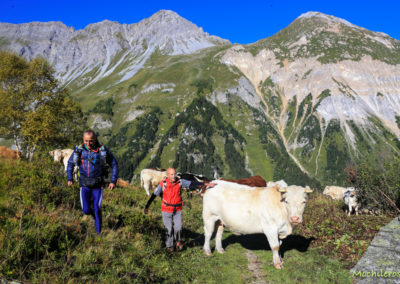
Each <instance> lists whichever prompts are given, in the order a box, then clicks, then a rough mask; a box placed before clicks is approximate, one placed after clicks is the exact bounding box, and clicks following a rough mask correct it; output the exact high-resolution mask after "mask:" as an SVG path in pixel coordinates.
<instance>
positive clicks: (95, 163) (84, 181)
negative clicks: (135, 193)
mask: <svg viewBox="0 0 400 284" xmlns="http://www.w3.org/2000/svg"><path fill="white" fill-rule="evenodd" d="M107 164H109V165H110V166H111V168H112V174H111V182H110V184H109V185H108V188H109V189H110V190H113V189H114V188H115V185H116V183H117V179H118V163H117V160H116V159H115V158H114V156H113V155H112V154H111V152H110V151H109V150H108V149H107V148H106V147H104V146H101V145H100V144H99V142H98V140H97V136H96V134H95V133H94V132H93V131H92V130H87V131H85V132H84V133H83V144H81V145H79V146H76V148H75V150H74V153H73V154H72V155H71V157H70V158H69V160H68V167H67V179H68V186H71V185H72V183H73V171H74V167H75V166H78V167H79V172H80V177H79V185H80V187H81V191H80V199H81V205H82V210H83V213H84V214H86V215H89V214H90V215H92V216H93V217H94V219H95V224H96V232H97V234H100V232H101V222H102V218H101V202H102V200H103V188H104V177H105V176H106V174H107V170H106V166H107ZM92 202H93V208H91V205H90V203H92Z"/></svg>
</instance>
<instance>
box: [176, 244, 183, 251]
mask: <svg viewBox="0 0 400 284" xmlns="http://www.w3.org/2000/svg"><path fill="white" fill-rule="evenodd" d="M182 249H183V244H182V243H181V242H176V250H182Z"/></svg>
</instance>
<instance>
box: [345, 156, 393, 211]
mask: <svg viewBox="0 0 400 284" xmlns="http://www.w3.org/2000/svg"><path fill="white" fill-rule="evenodd" d="M345 172H346V175H347V181H348V182H349V183H351V184H353V186H354V187H355V188H356V189H357V190H358V196H359V197H358V199H359V202H360V203H361V205H362V206H369V207H376V208H378V209H381V210H382V211H383V212H388V213H398V212H400V209H399V208H400V175H399V172H400V159H399V158H397V157H394V158H393V160H392V161H390V162H387V163H385V164H383V165H382V166H381V167H380V168H378V167H373V166H372V165H371V163H367V162H363V163H361V164H360V165H359V166H358V167H355V166H348V167H347V168H346V170H345Z"/></svg>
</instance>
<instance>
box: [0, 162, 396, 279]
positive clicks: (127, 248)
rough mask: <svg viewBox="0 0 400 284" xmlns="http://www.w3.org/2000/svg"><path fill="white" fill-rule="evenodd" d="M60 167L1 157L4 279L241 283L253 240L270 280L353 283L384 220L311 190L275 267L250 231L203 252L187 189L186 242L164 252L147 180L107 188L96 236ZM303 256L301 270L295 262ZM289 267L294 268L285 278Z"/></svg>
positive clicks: (196, 210)
mask: <svg viewBox="0 0 400 284" xmlns="http://www.w3.org/2000/svg"><path fill="white" fill-rule="evenodd" d="M62 168H63V167H62V165H56V164H54V163H53V162H52V161H51V160H50V159H47V158H42V159H40V160H35V161H33V162H32V163H27V162H23V161H0V279H2V278H3V279H7V280H18V281H22V282H29V283H48V282H51V283H65V282H70V283H82V282H85V283H149V282H152V283H189V282H196V283H216V282H221V283H247V282H249V281H251V280H252V279H253V275H252V274H251V272H250V271H249V269H248V268H247V264H248V260H247V258H246V251H247V249H251V250H253V251H254V252H255V253H256V255H257V256H258V257H259V258H260V265H262V267H263V268H264V269H265V271H266V273H265V275H264V276H263V277H265V279H266V281H268V282H272V283H274V282H280V281H279V280H280V279H281V280H282V281H284V282H285V281H288V279H297V280H299V281H304V282H315V281H318V282H321V281H322V282H329V281H331V280H334V279H336V278H335V277H336V276H337V277H339V278H340V279H341V280H343V281H344V282H350V280H351V278H350V276H349V274H348V270H347V269H348V268H349V267H351V266H353V265H354V264H355V262H356V261H357V260H358V259H359V258H360V257H361V254H362V253H363V252H364V251H365V249H366V248H367V246H368V244H369V242H370V241H371V239H372V237H373V236H374V233H376V231H377V230H378V229H379V227H380V226H381V225H382V224H384V223H385V222H387V220H389V218H388V217H381V218H374V217H371V216H358V217H351V218H347V216H346V215H345V213H344V212H343V211H342V210H341V208H340V204H338V203H335V202H332V201H330V200H327V199H324V198H321V197H319V196H318V195H315V196H314V197H312V198H311V199H310V200H309V201H308V203H307V207H306V211H305V214H304V223H303V224H302V225H300V226H299V227H298V228H297V229H296V231H295V236H293V237H289V238H288V240H286V241H284V243H283V247H285V251H286V252H285V254H284V258H285V266H284V270H282V271H278V270H275V269H274V268H273V267H272V266H271V265H270V261H271V260H272V253H271V251H270V250H269V248H268V245H267V241H266V238H265V237H264V236H261V237H262V240H261V241H260V242H259V243H257V242H256V241H255V242H254V241H252V240H254V238H252V237H250V239H249V238H246V237H236V236H233V235H231V234H230V233H229V232H225V234H224V238H223V246H224V247H225V248H226V253H225V254H223V255H220V254H217V253H214V256H213V257H211V258H209V257H206V256H205V255H204V254H203V252H202V245H203V241H204V239H203V228H202V227H203V221H202V213H201V212H202V202H201V198H200V197H199V196H197V197H194V198H193V199H188V198H185V207H184V210H183V220H184V224H183V228H184V230H183V242H184V246H185V249H184V251H182V252H179V253H173V254H170V253H168V252H167V251H166V250H165V245H164V227H163V224H162V220H161V214H160V200H159V199H158V200H156V202H154V203H153V204H152V206H151V208H150V209H151V210H150V214H149V215H145V214H144V213H143V208H144V206H145V204H146V202H147V196H146V195H145V193H144V190H143V189H140V188H138V187H130V188H117V189H115V190H113V191H109V190H105V191H104V199H103V205H102V213H103V230H102V233H101V235H97V234H96V231H95V228H94V221H93V220H92V218H91V217H90V218H87V217H85V218H83V214H82V212H81V208H80V202H79V188H78V186H77V185H74V186H72V187H70V188H69V187H67V186H66V181H65V180H66V178H65V177H64V176H63V169H62ZM249 240H250V242H249ZM256 240H257V238H256ZM299 240H300V241H301V240H303V241H304V240H307V241H308V244H309V246H308V247H307V249H302V248H301V245H299V244H296V241H299ZM285 243H286V244H285ZM304 263H307V267H308V270H307V271H306V270H299V269H296V268H297V267H299V266H300V265H302V264H304ZM285 271H286V272H289V271H290V277H289V276H288V274H287V273H286V272H285ZM313 271H319V273H313ZM284 275H286V276H284ZM335 275H336V276H335ZM334 276H335V277H334ZM339 278H338V279H339ZM285 279H286V280H285Z"/></svg>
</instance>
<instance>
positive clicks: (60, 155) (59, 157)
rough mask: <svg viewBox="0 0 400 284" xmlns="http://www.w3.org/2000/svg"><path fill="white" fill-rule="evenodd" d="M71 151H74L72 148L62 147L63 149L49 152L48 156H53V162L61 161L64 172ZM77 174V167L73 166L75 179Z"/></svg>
mask: <svg viewBox="0 0 400 284" xmlns="http://www.w3.org/2000/svg"><path fill="white" fill-rule="evenodd" d="M73 153H74V150H73V149H63V150H61V149H56V150H53V151H50V152H49V154H50V156H52V157H54V162H58V163H61V162H62V163H63V164H64V169H65V172H67V168H68V160H69V158H70V157H71V155H72V154H73ZM77 174H78V167H74V178H75V180H77V179H78V177H77Z"/></svg>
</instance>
